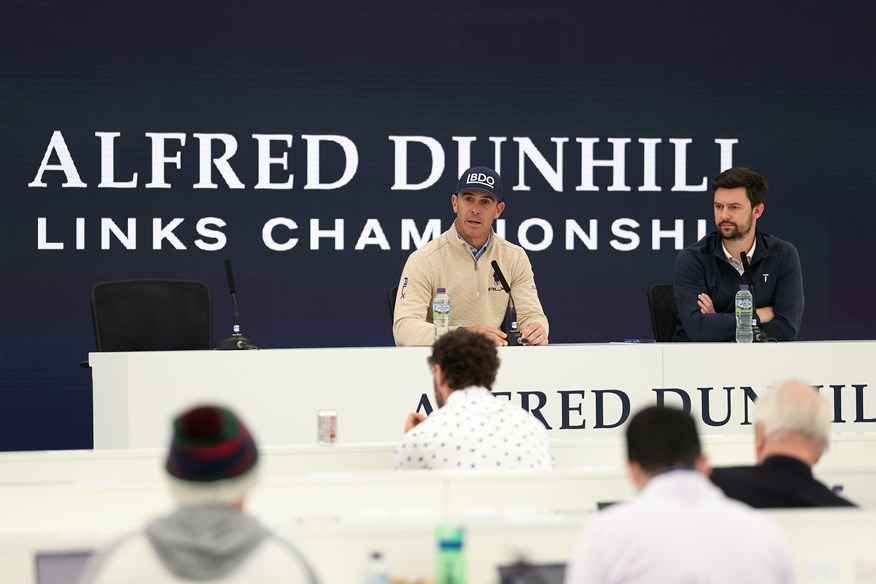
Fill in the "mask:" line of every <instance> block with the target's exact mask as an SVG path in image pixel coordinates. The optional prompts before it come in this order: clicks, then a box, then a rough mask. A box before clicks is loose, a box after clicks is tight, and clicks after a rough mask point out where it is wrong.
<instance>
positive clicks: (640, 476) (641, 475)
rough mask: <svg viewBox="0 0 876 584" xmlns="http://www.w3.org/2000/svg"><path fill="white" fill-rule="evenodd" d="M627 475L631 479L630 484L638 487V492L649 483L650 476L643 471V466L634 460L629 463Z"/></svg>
mask: <svg viewBox="0 0 876 584" xmlns="http://www.w3.org/2000/svg"><path fill="white" fill-rule="evenodd" d="M627 475H628V476H629V477H630V482H632V483H633V486H634V487H636V490H637V491H638V490H641V488H642V487H644V486H645V483H647V482H648V475H647V473H645V471H644V470H643V469H642V465H640V464H639V463H638V462H634V461H632V460H628V461H627Z"/></svg>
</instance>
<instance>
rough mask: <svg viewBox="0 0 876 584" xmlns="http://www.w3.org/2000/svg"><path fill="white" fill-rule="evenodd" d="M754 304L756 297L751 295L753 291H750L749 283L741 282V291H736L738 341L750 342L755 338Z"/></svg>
mask: <svg viewBox="0 0 876 584" xmlns="http://www.w3.org/2000/svg"><path fill="white" fill-rule="evenodd" d="M752 306H754V299H753V298H752V297H751V292H749V291H748V285H747V284H740V285H739V292H737V293H736V342H737V343H750V342H752V341H753V340H754V333H753V332H752V330H751V319H752V316H753V315H752V314H751V308H752Z"/></svg>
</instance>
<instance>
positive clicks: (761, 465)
mask: <svg viewBox="0 0 876 584" xmlns="http://www.w3.org/2000/svg"><path fill="white" fill-rule="evenodd" d="M754 417H755V423H754V440H755V454H756V456H757V465H756V466H737V467H730V468H715V469H713V470H712V482H713V483H715V484H716V485H717V486H718V487H720V488H721V489H722V490H723V491H724V493H725V494H726V495H727V496H728V497H730V498H732V499H737V500H739V501H742V502H743V503H748V504H749V505H751V506H752V507H758V508H776V507H855V506H856V505H855V504H854V503H852V502H851V501H849V500H847V499H844V498H843V497H840V496H839V495H837V494H836V493H834V492H833V491H832V490H831V489H829V488H828V487H827V486H825V485H824V484H822V483H820V482H818V481H817V480H816V479H815V478H814V477H813V476H812V467H813V466H814V465H815V463H816V462H818V460H819V459H820V458H821V455H822V454H823V453H824V451H825V450H827V446H828V440H829V437H830V424H831V416H830V411H829V409H828V407H827V404H826V403H824V401H823V400H822V399H821V396H820V395H819V394H818V392H817V391H816V390H814V389H813V388H812V387H810V386H808V385H805V384H803V383H800V382H798V381H788V382H785V383H782V384H781V385H779V386H777V387H775V388H772V389H770V390H768V391H766V392H765V393H764V394H763V395H762V396H760V397H759V398H758V400H757V403H756V404H755V411H754Z"/></svg>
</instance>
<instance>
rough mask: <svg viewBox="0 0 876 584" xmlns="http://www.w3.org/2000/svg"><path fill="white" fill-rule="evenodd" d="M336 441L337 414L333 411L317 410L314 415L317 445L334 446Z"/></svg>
mask: <svg viewBox="0 0 876 584" xmlns="http://www.w3.org/2000/svg"><path fill="white" fill-rule="evenodd" d="M337 441H338V413H337V412H336V411H335V410H319V411H318V412H317V413H316V442H317V444H334V443H335V442H337Z"/></svg>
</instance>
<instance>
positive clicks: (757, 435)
mask: <svg viewBox="0 0 876 584" xmlns="http://www.w3.org/2000/svg"><path fill="white" fill-rule="evenodd" d="M765 449H766V435H765V434H764V431H763V424H762V423H760V422H755V423H754V459H755V462H756V463H757V464H760V462H761V460H763V452H764V450H765Z"/></svg>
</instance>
